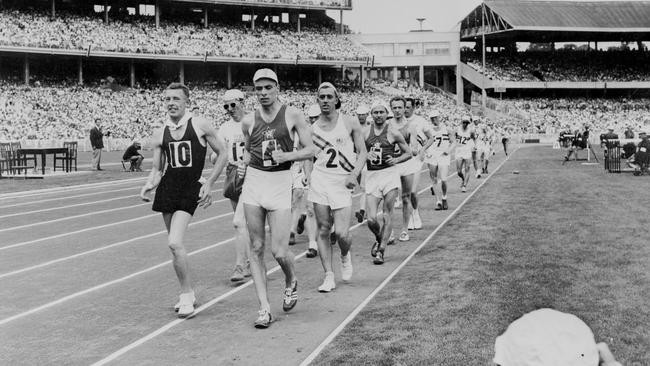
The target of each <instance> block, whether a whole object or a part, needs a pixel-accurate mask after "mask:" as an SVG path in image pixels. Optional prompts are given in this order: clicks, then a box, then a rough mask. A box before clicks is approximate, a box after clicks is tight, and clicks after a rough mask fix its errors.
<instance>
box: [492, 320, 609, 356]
mask: <svg viewBox="0 0 650 366" xmlns="http://www.w3.org/2000/svg"><path fill="white" fill-rule="evenodd" d="M494 351H495V353H494V363H496V364H498V365H501V366H520V365H522V366H528V365H535V366H554V365H566V366H597V365H598V349H597V348H596V342H595V341H594V334H593V333H592V332H591V329H589V327H588V326H587V324H585V323H584V322H583V321H582V320H580V319H579V318H578V317H576V316H575V315H572V314H566V313H562V312H559V311H557V310H553V309H539V310H535V311H532V312H530V313H528V314H525V315H524V316H522V317H521V318H519V319H517V320H515V321H514V322H512V324H510V325H509V326H508V329H507V330H506V331H505V332H504V333H503V334H502V335H500V336H499V337H497V339H496V342H495V343H494Z"/></svg>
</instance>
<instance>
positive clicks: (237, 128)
mask: <svg viewBox="0 0 650 366" xmlns="http://www.w3.org/2000/svg"><path fill="white" fill-rule="evenodd" d="M245 98H246V97H245V96H244V93H242V92H241V91H240V90H237V89H231V90H228V91H226V93H225V94H224V96H223V103H224V104H223V108H224V109H225V110H226V113H228V115H229V116H230V118H231V119H230V120H229V121H228V122H225V123H224V124H222V125H221V127H220V128H219V137H221V138H222V139H223V140H224V141H225V143H226V148H227V151H228V166H227V168H226V181H225V183H224V189H223V195H224V197H226V198H228V199H230V204H231V206H232V209H233V211H234V216H233V221H232V223H233V226H234V227H235V268H234V269H233V272H232V275H231V276H230V280H231V281H233V282H239V281H243V280H244V279H245V278H246V277H250V275H251V273H250V263H249V260H248V256H249V255H248V253H249V241H250V240H249V238H248V228H247V227H246V218H245V217H244V204H243V202H241V200H240V199H239V196H240V194H241V190H242V186H243V185H244V177H243V173H244V171H245V170H244V169H245V168H244V147H245V146H244V145H245V142H244V133H243V132H242V129H241V121H242V119H243V118H244V115H245V111H244V99H245ZM216 158H217V155H216V154H214V153H213V154H212V156H211V160H212V163H214V162H215V161H216Z"/></svg>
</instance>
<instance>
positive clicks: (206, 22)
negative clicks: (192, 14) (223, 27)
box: [203, 6, 208, 28]
mask: <svg viewBox="0 0 650 366" xmlns="http://www.w3.org/2000/svg"><path fill="white" fill-rule="evenodd" d="M207 27H208V7H207V6H206V7H205V8H204V9H203V28H207Z"/></svg>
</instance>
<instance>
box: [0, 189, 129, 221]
mask: <svg viewBox="0 0 650 366" xmlns="http://www.w3.org/2000/svg"><path fill="white" fill-rule="evenodd" d="M133 197H139V195H137V194H131V195H128V196H120V197H114V198H107V199H105V200H99V201H89V202H83V203H75V204H73V205H67V206H59V207H50V208H44V209H41V210H33V211H24V212H16V213H12V214H7V215H2V216H0V219H4V218H5V217H13V216H22V215H29V214H33V213H39V212H48V211H54V210H62V209H65V208H71V207H79V206H87V205H94V204H96V203H104V202H111V201H117V200H121V199H125V198H133Z"/></svg>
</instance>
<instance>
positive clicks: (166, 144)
mask: <svg viewBox="0 0 650 366" xmlns="http://www.w3.org/2000/svg"><path fill="white" fill-rule="evenodd" d="M162 148H163V150H164V151H165V156H166V157H167V167H166V169H165V179H166V180H170V181H172V182H174V183H176V184H179V185H185V184H192V183H194V182H198V181H199V179H200V178H201V173H202V172H203V166H204V165H205V153H206V150H207V148H206V146H203V145H201V142H200V141H199V137H198V136H197V135H196V131H194V126H192V119H191V118H190V119H189V120H188V121H187V127H186V128H185V133H184V134H183V137H181V138H180V139H178V140H175V139H174V138H173V137H172V135H171V133H170V132H169V127H165V130H164V132H163V140H162Z"/></svg>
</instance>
